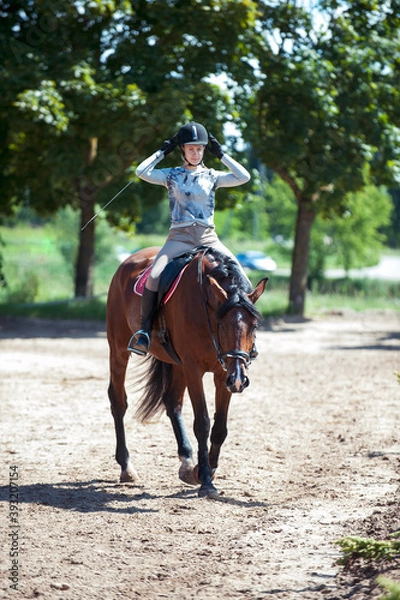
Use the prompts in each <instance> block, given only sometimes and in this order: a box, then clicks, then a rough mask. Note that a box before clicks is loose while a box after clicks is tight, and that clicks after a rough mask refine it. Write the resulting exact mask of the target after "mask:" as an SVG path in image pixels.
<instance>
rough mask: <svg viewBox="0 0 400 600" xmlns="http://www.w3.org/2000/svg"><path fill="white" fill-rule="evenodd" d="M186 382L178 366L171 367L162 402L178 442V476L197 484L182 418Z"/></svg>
mask: <svg viewBox="0 0 400 600" xmlns="http://www.w3.org/2000/svg"><path fill="white" fill-rule="evenodd" d="M185 388H186V382H185V378H184V375H183V371H182V369H181V368H180V367H176V366H174V367H173V368H172V375H171V379H170V383H169V386H168V389H167V391H166V392H165V394H164V398H163V401H164V404H165V407H166V410H167V415H168V417H169V418H170V420H171V424H172V429H173V431H174V434H175V438H176V442H177V444H178V456H179V460H180V461H181V466H180V468H179V478H180V479H181V480H182V481H184V482H185V483H188V484H189V485H197V484H198V480H197V478H196V477H195V475H194V472H193V469H194V464H193V451H192V447H191V444H190V441H189V438H188V436H187V433H186V429H185V425H184V422H183V418H182V405H183V395H184V392H185Z"/></svg>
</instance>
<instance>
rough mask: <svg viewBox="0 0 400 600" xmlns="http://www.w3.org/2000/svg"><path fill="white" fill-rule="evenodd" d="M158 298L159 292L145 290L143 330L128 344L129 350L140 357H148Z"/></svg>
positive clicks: (142, 308) (141, 317)
mask: <svg viewBox="0 0 400 600" xmlns="http://www.w3.org/2000/svg"><path fill="white" fill-rule="evenodd" d="M157 298H158V292H152V291H151V290H148V289H147V288H146V287H145V288H144V290H143V296H142V305H141V316H140V326H141V329H139V331H136V333H134V334H133V336H132V337H131V339H130V340H129V343H128V350H129V351H130V352H134V353H135V354H140V356H146V354H147V353H148V352H149V348H150V335H151V330H152V329H153V321H154V316H155V314H156V310H157Z"/></svg>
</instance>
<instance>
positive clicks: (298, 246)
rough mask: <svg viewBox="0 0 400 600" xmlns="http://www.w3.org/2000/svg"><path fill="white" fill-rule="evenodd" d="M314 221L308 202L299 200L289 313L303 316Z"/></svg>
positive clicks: (312, 211) (313, 213)
mask: <svg viewBox="0 0 400 600" xmlns="http://www.w3.org/2000/svg"><path fill="white" fill-rule="evenodd" d="M314 219H315V212H314V210H313V207H312V204H311V201H310V200H306V199H302V198H300V200H299V204H298V211H297V220H296V233H295V239H294V248H293V258H292V273H291V277H290V291H289V313H290V314H292V315H299V316H303V315H304V306H305V297H306V290H307V273H308V257H309V249H310V236H311V227H312V224H313V222H314Z"/></svg>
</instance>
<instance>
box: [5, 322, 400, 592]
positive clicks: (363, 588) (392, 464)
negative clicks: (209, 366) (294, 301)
mask: <svg viewBox="0 0 400 600" xmlns="http://www.w3.org/2000/svg"><path fill="white" fill-rule="evenodd" d="M258 347H259V351H260V356H259V358H258V360H257V361H255V362H254V363H253V365H251V367H250V371H249V375H250V379H251V384H250V387H249V388H248V389H247V390H246V391H245V392H244V393H243V394H242V395H239V396H234V398H233V401H232V404H231V409H230V414H229V420H228V425H229V436H228V439H227V441H226V442H225V444H224V446H223V449H222V452H221V461H220V468H219V469H218V473H217V478H216V480H215V483H216V486H217V488H218V490H219V492H220V493H221V494H222V500H223V501H212V500H207V499H199V498H198V497H197V493H196V488H191V487H187V486H185V485H184V484H183V483H182V482H180V480H179V479H178V476H177V472H178V467H179V461H178V459H177V457H176V448H175V441H174V438H173V434H172V430H171V427H170V424H169V422H168V419H167V417H166V416H165V415H162V416H161V417H160V418H159V420H157V421H156V422H154V423H151V424H148V425H144V424H141V423H139V422H138V421H137V420H136V419H135V418H134V410H133V405H134V400H135V395H134V392H135V386H134V384H133V373H134V370H135V360H134V359H132V360H131V363H130V366H129V373H128V381H129V383H128V393H129V395H130V400H131V407H130V410H129V411H128V414H127V418H126V426H127V436H128V445H129V448H130V451H131V456H132V457H133V462H134V466H135V467H136V469H137V471H138V472H139V474H140V477H141V480H140V483H139V485H133V484H124V485H120V484H119V483H118V477H119V467H118V465H117V464H116V463H115V461H114V458H113V455H114V443H115V442H114V430H113V423H112V418H111V414H110V412H109V406H108V399H107V394H106V389H107V384H108V358H107V357H108V348H107V342H106V338H105V332H104V327H103V326H102V325H101V324H100V325H96V324H88V323H66V322H51V321H39V320H38V321H35V320H33V321H32V320H31V321H24V320H21V319H18V320H13V319H9V320H7V319H3V320H2V321H1V322H0V353H1V361H0V370H1V378H0V399H1V404H0V407H1V408H0V411H1V423H0V434H1V455H0V466H1V474H2V484H1V487H0V531H1V532H2V537H1V544H0V597H1V598H21V597H22V598H41V599H46V600H48V599H49V600H50V599H51V600H58V599H60V600H61V599H62V600H92V599H93V600H104V599H112V600H114V599H115V600H117V599H120V598H121V599H129V600H133V599H135V598H143V599H145V600H152V599H161V598H169V599H174V600H190V599H194V598H196V599H197V600H215V599H217V598H218V599H219V600H236V599H240V600H263V599H279V600H280V599H281V598H282V599H287V598H288V599H293V600H300V599H301V600H308V599H310V600H316V599H317V598H318V599H319V598H327V599H328V600H338V599H342V598H343V599H344V598H352V600H361V599H363V598H372V597H374V598H375V597H376V598H378V597H379V596H380V595H382V590H381V588H377V586H376V584H375V574H376V573H375V571H373V569H372V570H371V568H369V567H368V568H366V567H365V565H364V566H360V565H359V567H358V570H357V569H356V568H353V570H350V571H347V572H344V571H343V569H342V567H340V566H338V565H337V560H338V558H339V555H340V553H339V549H338V546H337V545H336V544H335V541H336V540H338V539H339V538H341V537H342V536H344V535H355V534H356V535H365V534H375V535H377V536H380V535H387V534H388V533H390V532H391V531H394V530H396V529H400V515H399V513H400V510H399V496H398V490H399V473H400V385H399V383H398V381H397V378H396V376H395V375H394V372H395V371H400V352H399V351H400V315H399V314H395V313H373V314H363V315H358V316H357V315H355V314H337V315H330V316H327V317H324V318H320V319H316V320H311V321H301V322H299V321H295V320H293V321H290V320H273V321H271V322H268V323H266V327H265V329H264V330H263V331H261V332H260V333H259V334H258ZM206 388H207V391H208V397H209V398H210V412H211V414H212V395H213V386H212V381H211V378H210V379H208V378H206ZM185 419H186V421H187V424H188V429H189V431H190V432H191V421H192V414H191V408H190V403H189V401H188V402H187V403H186V408H185ZM10 481H11V484H12V486H13V487H12V488H10V485H9V482H10ZM16 493H18V504H16V502H15V500H16ZM3 534H4V535H3ZM13 552H16V553H17V554H15V555H14V557H12V556H10V554H11V553H13ZM13 560H14V561H18V562H14V563H13V562H12V561H13ZM12 567H13V571H11V569H12ZM389 571H390V572H389V576H390V577H392V578H394V579H395V580H396V579H397V581H400V564H399V563H396V561H395V562H394V564H391V566H390V568H389ZM12 575H14V582H15V583H14V585H16V586H17V587H18V591H17V590H15V589H12V588H11V587H10V586H11V585H12V584H13V579H10V578H11V577H12Z"/></svg>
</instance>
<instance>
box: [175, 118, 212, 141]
mask: <svg viewBox="0 0 400 600" xmlns="http://www.w3.org/2000/svg"><path fill="white" fill-rule="evenodd" d="M177 135H178V144H179V145H180V146H184V145H185V144H202V145H203V146H207V144H208V132H207V129H206V128H205V127H204V126H203V125H201V124H200V123H195V122H194V121H191V122H190V123H186V125H183V126H182V127H181V128H180V130H179V131H178V134H177Z"/></svg>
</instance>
